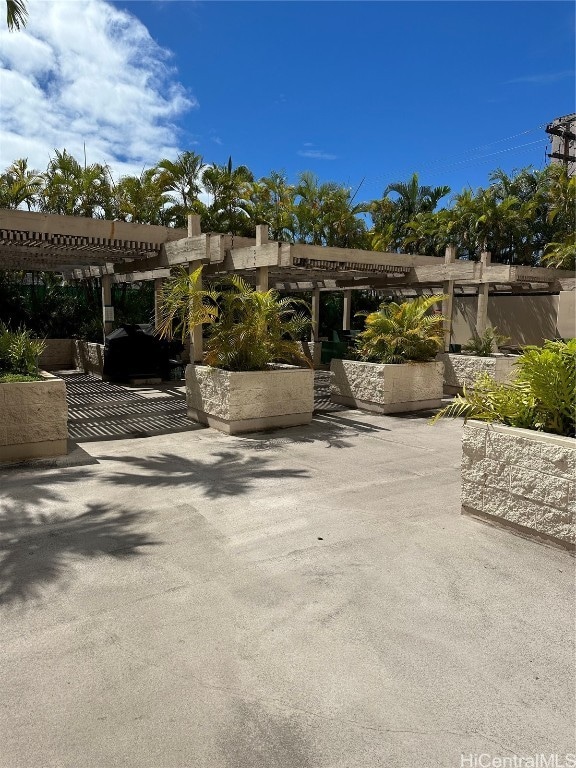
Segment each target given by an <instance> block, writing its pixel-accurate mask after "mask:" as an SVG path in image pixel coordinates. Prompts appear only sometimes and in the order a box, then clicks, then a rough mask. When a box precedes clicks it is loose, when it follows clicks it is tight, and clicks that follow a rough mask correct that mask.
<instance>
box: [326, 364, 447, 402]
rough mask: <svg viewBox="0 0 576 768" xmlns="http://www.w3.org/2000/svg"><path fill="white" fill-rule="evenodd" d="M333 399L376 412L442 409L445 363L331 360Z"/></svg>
mask: <svg viewBox="0 0 576 768" xmlns="http://www.w3.org/2000/svg"><path fill="white" fill-rule="evenodd" d="M330 370H331V372H332V373H333V377H332V390H331V398H332V401H333V402H335V403H340V404H342V405H350V406H352V407H353V408H361V409H363V410H366V411H374V412H376V413H406V412H408V411H422V410H428V409H430V408H439V407H440V405H441V404H442V385H443V378H444V363H443V362H437V361H435V362H431V363H403V364H402V365H389V364H386V365H381V364H379V363H363V362H359V361H357V360H332V362H331V363H330Z"/></svg>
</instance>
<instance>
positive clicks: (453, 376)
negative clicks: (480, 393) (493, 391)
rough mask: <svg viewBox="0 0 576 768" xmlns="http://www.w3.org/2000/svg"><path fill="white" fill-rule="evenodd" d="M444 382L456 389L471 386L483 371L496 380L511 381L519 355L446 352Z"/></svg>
mask: <svg viewBox="0 0 576 768" xmlns="http://www.w3.org/2000/svg"><path fill="white" fill-rule="evenodd" d="M440 357H441V358H442V359H443V360H444V384H445V385H446V387H449V388H451V389H454V390H461V389H462V387H471V386H472V385H473V384H474V382H475V381H476V379H477V378H478V376H480V374H482V373H487V374H489V375H490V376H491V377H492V378H493V379H495V380H496V381H501V382H506V381H510V380H511V378H512V377H513V375H514V363H515V362H516V360H518V356H517V355H497V356H495V357H478V356H477V355H456V354H444V355H441V356H440Z"/></svg>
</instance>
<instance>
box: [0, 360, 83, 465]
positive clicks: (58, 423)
mask: <svg viewBox="0 0 576 768" xmlns="http://www.w3.org/2000/svg"><path fill="white" fill-rule="evenodd" d="M43 375H44V380H43V381H22V382H9V383H2V384H0V461H20V460H22V459H31V458H39V457H42V456H58V455H61V454H64V453H66V451H67V437H68V407H67V404H66V386H65V384H64V382H63V381H62V379H57V378H56V377H54V376H52V375H50V374H43Z"/></svg>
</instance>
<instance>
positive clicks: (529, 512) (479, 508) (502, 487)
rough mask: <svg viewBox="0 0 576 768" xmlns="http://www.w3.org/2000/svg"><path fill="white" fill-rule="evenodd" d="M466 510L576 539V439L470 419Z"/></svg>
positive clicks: (465, 444)
mask: <svg viewBox="0 0 576 768" xmlns="http://www.w3.org/2000/svg"><path fill="white" fill-rule="evenodd" d="M462 511H463V512H472V513H479V514H481V515H489V516H490V517H493V518H497V519H500V520H502V521H505V522H508V523H514V524H516V525H520V526H523V527H524V528H527V529H531V530H533V531H536V532H537V533H540V534H544V535H546V536H550V537H552V538H554V539H557V540H558V541H560V542H561V543H563V544H564V545H572V546H573V545H574V543H575V542H576V528H575V521H576V520H575V519H576V440H574V439H573V438H570V437H560V436H556V435H550V434H545V433H543V432H533V431H531V430H527V429H515V428H512V427H503V426H499V425H493V424H484V423H481V422H475V421H468V422H467V423H466V424H465V425H464V431H463V436H462Z"/></svg>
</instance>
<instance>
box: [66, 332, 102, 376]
mask: <svg viewBox="0 0 576 768" xmlns="http://www.w3.org/2000/svg"><path fill="white" fill-rule="evenodd" d="M73 360H74V367H75V368H78V369H79V370H81V371H84V373H93V374H95V375H96V376H102V371H103V368H104V344H94V343H92V342H90V341H80V340H75V341H74V343H73Z"/></svg>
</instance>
